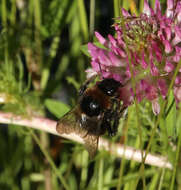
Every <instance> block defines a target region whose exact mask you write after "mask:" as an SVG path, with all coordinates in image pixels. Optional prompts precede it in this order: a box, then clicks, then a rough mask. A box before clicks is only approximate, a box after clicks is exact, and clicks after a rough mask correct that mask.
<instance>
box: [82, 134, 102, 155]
mask: <svg viewBox="0 0 181 190" xmlns="http://www.w3.org/2000/svg"><path fill="white" fill-rule="evenodd" d="M84 141H85V147H86V149H87V151H88V152H89V156H90V158H91V159H93V158H94V156H95V154H96V152H97V147H98V142H99V136H96V135H91V134H87V135H86V136H85V137H84Z"/></svg>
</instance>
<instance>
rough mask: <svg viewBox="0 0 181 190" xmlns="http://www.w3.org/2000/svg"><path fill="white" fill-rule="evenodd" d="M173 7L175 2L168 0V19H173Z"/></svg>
mask: <svg viewBox="0 0 181 190" xmlns="http://www.w3.org/2000/svg"><path fill="white" fill-rule="evenodd" d="M173 6H174V1H173V0H167V10H166V16H167V17H170V18H173Z"/></svg>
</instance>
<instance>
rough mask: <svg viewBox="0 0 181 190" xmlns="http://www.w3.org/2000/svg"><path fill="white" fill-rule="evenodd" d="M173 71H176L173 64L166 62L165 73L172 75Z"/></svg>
mask: <svg viewBox="0 0 181 190" xmlns="http://www.w3.org/2000/svg"><path fill="white" fill-rule="evenodd" d="M173 69H174V65H173V64H172V63H171V62H169V61H166V64H165V67H164V71H165V72H168V73H170V72H172V71H173Z"/></svg>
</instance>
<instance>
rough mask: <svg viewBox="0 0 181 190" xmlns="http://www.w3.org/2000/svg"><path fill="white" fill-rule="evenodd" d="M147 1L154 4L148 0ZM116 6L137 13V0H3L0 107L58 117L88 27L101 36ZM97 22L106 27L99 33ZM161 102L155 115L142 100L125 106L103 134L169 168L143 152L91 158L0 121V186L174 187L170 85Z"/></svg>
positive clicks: (81, 64) (75, 83) (67, 100)
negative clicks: (111, 131)
mask: <svg viewBox="0 0 181 190" xmlns="http://www.w3.org/2000/svg"><path fill="white" fill-rule="evenodd" d="M161 2H162V4H163V5H164V4H165V1H161ZM89 3H90V4H89ZM150 4H151V5H154V0H153V1H150ZM120 7H124V8H125V9H127V10H130V12H131V13H135V14H136V15H137V14H139V12H140V11H141V10H142V8H143V1H139V3H137V1H133V0H129V1H126V0H125V1H121V0H120V1H119V0H114V1H104V2H102V1H94V0H90V1H83V0H77V1H72V0H63V1H59V0H52V1H46V0H45V1H42V0H29V1H25V0H18V1H15V0H11V1H10V0H2V1H1V2H0V99H1V104H0V108H1V111H4V112H12V113H15V114H19V115H23V117H31V116H44V117H48V118H51V119H54V120H58V119H59V117H60V116H61V115H63V114H64V113H65V112H66V111H67V110H68V109H69V108H70V107H73V106H74V105H75V102H76V98H77V90H78V88H79V87H80V85H81V84H82V83H83V81H84V80H85V72H84V70H85V69H86V68H87V67H88V66H90V59H89V57H87V56H86V55H84V53H83V51H81V49H82V47H83V45H85V44H87V43H88V41H89V40H92V37H93V31H94V30H100V31H101V33H102V34H103V35H105V36H106V35H107V34H108V33H109V32H110V33H112V28H111V26H108V23H113V19H112V18H113V17H118V16H120ZM103 26H105V27H106V28H110V31H105V29H104V28H103ZM178 68H179V65H178ZM178 68H177V69H176V72H177V70H178ZM172 81H174V79H173V80H172ZM171 85H173V82H172V83H171ZM170 89H171V88H170ZM55 99H56V101H55ZM2 100H3V101H2ZM57 101H61V103H57ZM62 102H63V103H62ZM160 102H161V105H162V106H161V114H160V115H159V116H158V117H156V116H155V115H154V114H153V113H152V108H151V105H150V103H148V102H146V101H143V102H142V103H136V104H134V105H132V106H130V107H129V109H128V115H127V117H125V118H122V119H121V120H120V126H119V132H118V134H117V135H116V137H114V138H112V139H111V138H110V137H107V136H106V138H109V139H110V140H111V141H113V142H121V143H123V144H125V145H129V146H132V147H135V148H137V149H142V150H146V151H147V153H148V152H151V153H153V154H160V155H164V156H167V157H168V158H169V161H170V162H171V163H172V164H173V166H174V169H173V171H170V170H168V169H164V168H159V169H158V168H156V167H153V166H149V165H144V164H143V162H144V159H145V158H144V157H143V162H142V164H140V163H137V162H135V161H128V160H126V159H125V158H122V159H118V158H116V157H115V156H114V155H110V154H108V153H107V152H105V151H100V152H98V154H97V155H96V157H95V159H94V160H90V159H89V157H88V153H87V151H86V150H85V149H84V148H83V146H82V145H79V144H77V143H73V142H71V141H65V140H63V139H60V138H58V137H54V136H52V135H49V134H44V133H43V132H37V131H29V130H26V129H22V128H21V127H19V126H11V125H9V127H7V126H6V125H3V124H1V131H0V163H1V164H0V189H5V190H6V189H7V190H9V189H13V190H14V189H15V190H16V189H17V190H18V189H23V190H30V189H38V190H41V189H42V190H43V189H47V190H48V189H53V190H56V189H57V190H58V189H71V190H72V189H82V190H83V189H89V190H92V189H100V190H102V189H103V190H108V189H111V188H112V189H117V190H119V189H124V190H130V189H131V190H133V189H149V190H154V189H170V190H173V189H179V188H181V183H180V178H181V171H180V170H181V169H180V167H181V166H180V165H178V163H180V149H181V128H180V126H181V119H180V118H181V115H180V114H181V113H180V110H177V109H176V105H175V103H174V102H173V94H172V92H171V91H169V96H168V99H167V102H166V101H165V100H162V99H160ZM59 109H60V110H59ZM140 137H141V138H140ZM48 182H50V183H48Z"/></svg>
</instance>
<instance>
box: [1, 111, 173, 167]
mask: <svg viewBox="0 0 181 190" xmlns="http://www.w3.org/2000/svg"><path fill="white" fill-rule="evenodd" d="M0 123H4V124H15V125H21V126H26V127H31V128H34V129H39V130H41V131H45V132H48V133H51V134H54V135H58V136H61V137H63V138H66V139H69V140H72V141H76V142H78V143H81V144H83V143H84V142H83V139H81V138H80V137H79V136H77V135H76V134H73V133H72V134H69V135H67V134H63V135H60V134H59V133H57V131H56V124H57V122H56V121H53V120H50V119H47V118H43V117H32V118H31V119H28V118H25V117H22V116H19V115H15V114H12V113H3V112H0ZM98 149H105V150H107V151H109V152H110V153H111V154H114V155H116V156H117V157H119V158H122V157H124V158H125V159H127V160H134V161H137V162H142V156H141V150H139V149H135V148H133V147H129V146H126V145H121V144H115V143H111V142H110V141H108V140H106V139H104V138H100V139H99V147H98ZM143 154H145V152H144V151H143ZM145 163H146V164H148V165H152V166H157V167H161V168H168V169H173V166H172V164H171V163H170V162H169V161H168V159H167V157H164V156H161V155H154V154H148V155H147V157H146V160H145Z"/></svg>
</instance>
